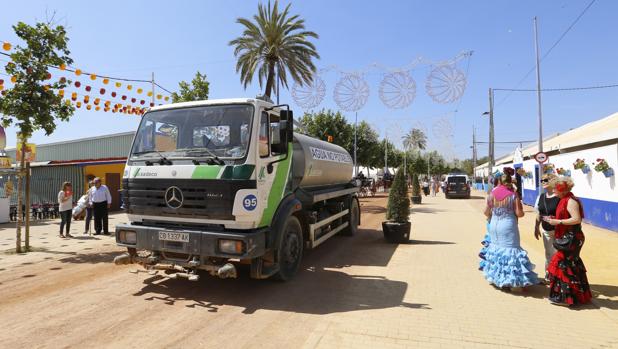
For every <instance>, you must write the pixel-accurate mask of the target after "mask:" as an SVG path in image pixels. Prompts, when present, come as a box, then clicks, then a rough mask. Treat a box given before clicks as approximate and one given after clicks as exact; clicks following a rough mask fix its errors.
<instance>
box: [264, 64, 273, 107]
mask: <svg viewBox="0 0 618 349" xmlns="http://www.w3.org/2000/svg"><path fill="white" fill-rule="evenodd" d="M274 86H275V63H274V62H270V63H268V78H267V79H266V91H264V96H266V97H268V98H270V95H271V92H272V89H273V87H274Z"/></svg>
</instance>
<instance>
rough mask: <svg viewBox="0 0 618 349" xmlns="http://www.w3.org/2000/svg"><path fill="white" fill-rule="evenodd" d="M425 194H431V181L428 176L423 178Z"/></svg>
mask: <svg viewBox="0 0 618 349" xmlns="http://www.w3.org/2000/svg"><path fill="white" fill-rule="evenodd" d="M423 194H425V196H428V195H429V181H428V180H427V177H425V178H423Z"/></svg>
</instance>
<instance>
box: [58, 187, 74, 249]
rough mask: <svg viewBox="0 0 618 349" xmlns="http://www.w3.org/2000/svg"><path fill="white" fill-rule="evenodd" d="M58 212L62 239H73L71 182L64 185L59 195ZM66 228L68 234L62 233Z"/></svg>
mask: <svg viewBox="0 0 618 349" xmlns="http://www.w3.org/2000/svg"><path fill="white" fill-rule="evenodd" d="M58 205H59V208H58V212H60V237H61V238H65V237H67V238H72V237H73V235H71V233H69V231H70V230H71V211H72V209H73V186H72V185H71V183H70V182H64V183H62V190H61V191H60V192H59V193H58ZM65 227H66V233H65V234H64V235H63V234H62V232H63V231H64V229H65Z"/></svg>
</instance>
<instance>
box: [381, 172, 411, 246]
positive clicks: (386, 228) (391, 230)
mask: <svg viewBox="0 0 618 349" xmlns="http://www.w3.org/2000/svg"><path fill="white" fill-rule="evenodd" d="M409 216H410V199H409V198H408V187H407V185H406V181H405V177H404V173H403V171H402V170H399V171H397V174H396V175H395V180H394V181H393V184H392V186H391V189H390V192H389V193H388V205H387V207H386V219H387V221H386V222H382V231H383V233H384V238H385V239H386V241H388V242H393V243H405V242H408V241H409V240H410V228H411V224H410V221H409Z"/></svg>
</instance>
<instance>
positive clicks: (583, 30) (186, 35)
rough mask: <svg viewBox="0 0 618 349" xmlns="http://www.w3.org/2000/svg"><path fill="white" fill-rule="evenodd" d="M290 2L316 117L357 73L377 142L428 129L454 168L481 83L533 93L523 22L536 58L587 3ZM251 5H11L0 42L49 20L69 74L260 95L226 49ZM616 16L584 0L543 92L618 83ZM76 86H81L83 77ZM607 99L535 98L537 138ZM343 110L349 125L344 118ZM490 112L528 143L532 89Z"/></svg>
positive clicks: (116, 120) (130, 126)
mask: <svg viewBox="0 0 618 349" xmlns="http://www.w3.org/2000/svg"><path fill="white" fill-rule="evenodd" d="M289 2H290V1H283V2H282V3H283V4H287V3H289ZM291 3H292V7H291V12H292V13H294V14H299V15H300V16H301V17H302V18H304V19H305V21H306V28H307V29H308V30H311V31H314V32H316V33H318V34H319V36H320V37H319V39H318V40H315V44H316V46H317V50H318V52H319V54H320V59H319V60H318V61H316V65H317V67H318V69H327V70H325V71H324V73H323V74H321V75H320V76H321V77H322V79H323V80H324V82H325V85H326V95H325V98H324V100H323V101H322V103H321V104H320V105H319V106H318V107H316V108H315V109H321V108H327V109H333V110H337V109H338V107H337V104H336V103H335V100H334V98H333V90H334V87H335V85H336V84H337V82H338V81H339V80H340V79H341V78H342V77H343V76H345V74H346V73H354V72H357V73H362V78H363V80H364V81H366V82H367V85H368V86H369V90H370V95H369V98H368V100H367V103H366V104H365V105H364V106H363V107H362V108H361V109H360V110H359V111H358V120H359V121H361V120H366V121H367V122H369V123H370V124H371V125H372V126H373V127H374V128H375V129H376V130H377V131H378V132H379V133H380V135H381V137H384V136H385V135H387V136H388V137H389V139H392V140H394V141H395V143H396V144H398V145H400V144H401V142H400V139H401V137H402V136H403V135H404V134H405V133H406V132H407V131H409V130H410V129H411V128H413V127H420V128H422V129H424V130H425V131H426V133H427V136H428V140H429V145H430V148H432V149H437V150H438V151H440V152H442V153H444V154H445V155H447V156H448V157H458V158H460V159H464V158H470V157H471V149H470V147H471V145H472V130H473V128H475V129H476V131H477V133H478V136H477V139H478V140H479V141H487V139H488V136H487V135H488V119H487V117H486V116H482V114H483V112H485V111H487V110H488V90H489V88H515V87H517V88H535V87H536V80H535V73H534V72H533V73H532V74H530V75H529V76H528V77H527V78H526V79H525V80H523V82H521V84H519V85H518V83H519V82H520V81H521V80H522V78H523V77H524V76H525V75H526V73H528V71H529V70H530V69H531V68H533V67H534V64H535V55H534V32H533V17H534V16H537V17H538V21H539V45H540V52H541V53H543V54H544V53H545V52H547V50H548V49H549V48H550V47H551V46H552V45H553V44H554V43H555V42H556V40H557V39H558V38H559V37H560V36H561V35H562V34H563V33H564V31H565V30H566V29H567V28H568V27H569V25H571V23H572V22H573V21H574V20H575V19H576V18H577V17H578V16H579V15H580V13H581V12H582V11H583V10H584V8H585V7H586V6H587V5H588V4H589V3H590V0H582V1H574V0H570V1H566V0H562V1H549V0H548V1H528V0H521V1H495V0H493V1H485V0H479V1H472V0H469V1H461V0H458V1H455V0H452V1H408V0H400V1H395V0H383V1H362V0H356V1H352V0H340V1H333V0H311V1H309V0H306V1H292V2H291ZM257 4H258V1H248V0H227V1H181V2H180V1H179V2H169V1H166V2H163V1H112V0H110V1H101V2H96V3H95V2H83V1H19V2H10V3H7V4H4V5H3V9H2V11H0V41H8V42H11V43H19V42H18V40H17V39H16V37H15V34H14V33H13V30H12V28H11V25H13V24H15V23H17V22H18V21H24V22H26V23H29V24H33V23H35V22H36V21H44V20H46V19H48V18H50V17H51V14H53V13H55V17H54V19H55V20H56V22H57V23H59V24H62V25H64V26H66V28H67V31H68V36H69V38H70V42H69V49H70V51H71V57H72V58H73V60H74V64H73V65H74V66H75V67H78V68H81V69H83V70H84V71H88V72H95V73H97V74H101V75H103V74H107V75H111V76H117V77H123V78H132V79H145V80H149V79H150V77H151V74H152V73H153V72H154V74H155V80H156V81H157V83H159V84H160V85H161V86H163V87H165V88H166V89H168V90H172V91H175V90H176V89H177V87H178V82H179V81H181V80H191V78H192V77H193V76H194V74H195V72H196V71H198V70H199V71H200V72H202V73H205V74H206V75H207V76H208V80H209V81H210V99H214V98H234V97H251V98H252V97H255V96H256V95H258V94H260V87H259V85H258V84H257V80H256V81H255V83H254V84H252V85H251V86H249V87H248V88H247V89H244V88H243V86H242V84H241V83H240V79H239V75H238V74H236V71H235V63H236V61H235V58H234V54H233V48H232V47H230V46H229V45H228V43H229V41H230V40H232V39H234V38H236V37H237V36H238V35H239V34H240V33H241V32H242V27H241V26H240V25H239V24H237V23H236V19H237V18H238V17H251V16H253V14H254V13H256V12H257ZM616 13H618V2H616V1H610V0H597V1H596V2H595V3H594V4H593V5H592V6H591V7H590V9H589V10H588V11H587V12H586V14H585V15H584V16H583V17H582V18H581V19H580V20H579V22H578V23H577V24H576V25H575V26H574V27H573V28H572V29H571V30H570V32H569V33H568V34H567V35H566V36H565V37H564V38H563V39H562V40H561V42H560V43H559V44H558V45H557V46H556V47H555V48H554V49H553V50H552V52H551V53H550V54H549V55H548V56H547V57H546V58H545V59H544V60H543V61H542V63H541V84H542V87H543V88H563V87H580V86H595V85H607V84H616V83H618V67H617V62H618V46H616V45H615V38H616V37H618V26H616V25H615V24H613V23H615V18H614V15H615V14H616ZM466 51H472V52H473V53H472V55H471V56H470V57H468V58H464V59H460V60H459V61H457V63H456V64H457V67H458V68H459V69H460V70H461V71H462V72H463V73H465V74H466V88H465V91H464V94H463V96H462V97H461V98H460V99H459V100H457V101H455V102H454V103H449V104H440V103H436V102H435V101H433V100H432V99H431V97H429V95H428V94H427V92H426V88H425V84H426V79H427V77H428V76H429V73H430V70H431V69H432V66H431V63H434V64H435V63H438V62H442V61H446V60H450V59H453V58H454V57H456V56H457V55H458V54H460V53H461V52H466ZM419 57H422V60H423V62H424V63H423V64H419V65H416V66H415V67H414V69H413V70H411V71H410V74H411V76H412V77H413V78H414V80H415V82H416V96H415V99H414V100H413V102H412V103H411V104H410V105H409V106H408V107H406V108H404V109H389V108H388V107H386V106H385V105H384V104H383V103H382V102H381V100H380V98H379V93H378V91H379V87H380V82H381V81H382V79H383V78H384V77H385V76H386V75H387V74H388V73H389V72H392V70H396V69H398V68H401V67H405V66H409V65H410V63H411V62H414V61H416V60H418V59H419ZM0 59H4V57H0ZM0 63H1V64H2V65H4V64H5V62H1V61H0ZM381 67H390V68H389V69H391V70H388V69H385V68H381ZM1 72H2V69H0V73H1ZM0 78H2V76H0ZM4 79H5V80H7V78H6V77H4ZM80 80H81V81H82V82H84V81H85V82H86V83H87V82H88V81H87V80H88V79H87V78H86V77H83V76H82V77H81V78H80ZM137 87H142V88H144V89H148V88H149V85H148V84H135V87H134V90H133V91H132V92H131V93H128V94H129V95H130V96H131V95H136V94H135V89H136V88H137ZM291 87H292V86H290V88H291ZM123 88H124V86H123ZM157 93H159V90H157ZM617 95H618V88H614V89H600V90H588V91H581V90H579V91H573V92H570V91H569V92H545V93H543V95H542V113H543V134H544V135H545V136H549V135H552V134H555V133H558V132H565V131H567V130H569V129H571V128H575V127H578V126H580V125H582V124H584V123H587V122H590V121H594V120H597V119H600V118H603V117H605V116H608V115H610V114H612V113H614V112H617V111H618V106H617V102H616V101H617V100H618V99H617V98H616V97H617ZM138 99H139V98H138ZM280 101H281V103H289V104H290V105H291V106H292V108H293V109H294V110H295V115H297V116H300V115H302V112H303V110H302V108H301V107H300V106H298V105H296V104H295V102H294V100H293V98H292V96H291V94H290V93H289V91H285V90H282V93H281V97H280ZM344 115H345V116H346V117H347V118H348V120H350V121H354V119H355V114H354V112H344ZM494 115H495V134H496V136H495V139H496V142H524V143H525V142H526V141H531V140H536V139H537V138H538V121H537V117H538V112H537V97H536V94H535V93H530V92H515V93H508V92H504V91H497V92H496V94H495V114H494ZM138 123H139V118H138V117H136V116H132V115H124V114H112V113H103V112H95V111H87V110H85V109H78V110H76V112H75V115H74V116H73V117H72V118H71V120H70V121H69V122H60V123H59V124H58V126H57V129H56V131H55V132H54V133H53V134H52V135H50V136H45V134H44V133H43V132H36V133H35V134H34V135H33V137H32V139H31V142H33V143H36V144H44V143H50V142H56V141H63V140H70V139H76V138H84V137H92V136H98V135H105V134H110V133H117V132H125V131H131V130H135V129H136V128H137V126H138ZM15 132H16V131H15V129H14V128H10V129H8V130H7V146H8V147H12V146H14V145H15ZM514 146H515V145H513V144H502V143H501V144H496V155H497V156H500V155H504V154H507V153H510V152H512V151H513V149H514ZM486 154H487V146H486V145H483V144H481V145H479V149H478V155H479V157H480V156H484V155H486Z"/></svg>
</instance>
